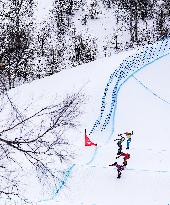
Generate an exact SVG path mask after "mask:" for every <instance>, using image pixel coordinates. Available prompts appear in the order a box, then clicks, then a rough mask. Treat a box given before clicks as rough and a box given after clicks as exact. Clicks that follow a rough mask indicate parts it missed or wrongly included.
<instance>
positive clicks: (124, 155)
mask: <svg viewBox="0 0 170 205" xmlns="http://www.w3.org/2000/svg"><path fill="white" fill-rule="evenodd" d="M119 157H123V160H124V161H123V165H124V166H125V167H126V165H127V160H128V159H130V154H129V153H123V152H122V153H121V154H120V155H119V156H117V157H116V159H118V158H119Z"/></svg>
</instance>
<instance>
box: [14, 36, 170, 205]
mask: <svg viewBox="0 0 170 205" xmlns="http://www.w3.org/2000/svg"><path fill="white" fill-rule="evenodd" d="M169 52H170V40H167V41H164V42H158V43H157V44H155V45H153V46H152V45H151V46H148V47H145V48H141V49H140V50H138V51H130V52H124V53H120V54H115V55H113V56H111V57H109V58H105V59H100V60H97V61H94V62H92V63H89V64H85V65H81V66H79V67H76V68H74V69H70V70H65V71H62V72H60V73H57V74H55V75H53V76H50V77H47V78H45V79H41V80H36V81H34V82H33V83H30V84H26V85H23V86H21V87H18V88H17V89H14V90H12V92H11V95H14V96H16V95H17V96H18V95H19V99H22V100H20V101H19V102H20V107H22V105H24V106H26V105H28V104H30V102H31V103H33V105H34V106H33V107H34V109H35V110H34V111H36V110H37V109H38V108H41V107H43V106H46V105H49V104H50V103H52V102H54V100H56V99H57V100H58V101H60V100H61V99H62V98H63V97H65V96H66V94H67V93H74V92H76V91H80V90H81V92H83V93H85V94H86V96H87V99H86V102H85V104H84V105H83V109H84V115H83V116H82V118H81V119H80V123H81V126H80V127H79V129H77V130H72V131H71V132H70V133H69V135H70V141H71V143H72V145H73V146H74V148H75V151H76V153H77V156H76V158H75V159H74V160H73V161H72V162H70V164H69V165H67V166H68V169H67V172H66V173H65V175H64V176H63V179H62V180H61V181H60V183H59V184H58V186H57V187H54V189H53V190H52V191H51V194H50V195H48V196H47V195H45V194H44V196H43V195H41V196H40V195H38V194H40V192H39V187H38V186H39V185H38V184H36V183H35V184H34V182H33V180H32V186H31V187H30V193H29V194H30V196H31V197H32V198H33V200H34V204H35V205H54V204H55V205H71V204H74V205H114V204H117V205H124V204H127V205H144V204H145V205H147V204H148V205H161V204H165V205H168V203H170V157H169V156H170V150H169V149H168V148H169V142H170V138H169V137H170V126H169V122H170V92H169V90H168V88H169V86H170V81H169V77H170V70H169V68H170V55H169ZM136 59H137V61H135V60H136ZM127 65H130V69H129V68H128V67H127ZM116 71H118V74H117V77H116V76H115V75H116ZM121 71H124V74H126V75H124V76H123V77H121V79H120V76H121V75H120V72H121ZM113 73H114V75H111V74H113ZM110 76H113V78H112V82H111V83H110V84H109V86H108V90H107V92H106V97H105V98H103V96H104V95H103V93H104V89H105V88H106V87H107V83H108V82H110V81H109V79H111V78H110ZM116 83H117V87H115V85H116ZM115 90H116V95H114V96H113V93H112V91H115ZM114 99H115V101H114V102H113V100H114ZM102 101H103V103H104V102H105V103H104V104H103V105H104V111H103V114H102V115H101V112H102V111H101V103H102ZM111 107H112V108H113V109H112V108H111ZM110 112H111V118H110V120H109V122H108V123H105V119H106V118H107V113H110ZM96 119H97V120H98V121H100V124H96V126H94V123H95V122H96ZM104 124H105V126H104ZM85 128H86V129H87V132H88V135H89V137H90V139H91V140H92V141H94V142H95V143H97V144H98V146H97V147H85V146H84V129H85ZM102 128H103V130H102ZM101 130H102V131H101ZM131 130H133V131H134V135H133V138H132V142H131V144H130V150H129V151H128V152H129V153H130V154H131V159H130V160H129V161H128V165H127V168H126V170H125V171H123V172H122V178H121V179H117V178H116V177H117V171H116V169H114V168H113V167H109V166H108V165H109V164H112V163H113V162H114V161H115V157H116V153H117V145H116V143H115V142H114V141H113V140H114V139H115V138H117V134H119V133H124V132H125V131H131ZM125 146H126V144H125V143H124V145H123V147H124V148H125ZM124 151H125V152H127V150H125V149H124ZM119 163H121V159H119ZM41 194H42V193H41Z"/></svg>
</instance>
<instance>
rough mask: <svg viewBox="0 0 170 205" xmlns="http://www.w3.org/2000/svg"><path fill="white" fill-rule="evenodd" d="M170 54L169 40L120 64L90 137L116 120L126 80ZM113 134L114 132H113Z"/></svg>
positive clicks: (144, 50) (107, 89) (146, 49)
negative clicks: (119, 96)
mask: <svg viewBox="0 0 170 205" xmlns="http://www.w3.org/2000/svg"><path fill="white" fill-rule="evenodd" d="M169 52H170V40H169V38H168V39H166V40H164V41H159V42H157V43H155V44H154V45H152V46H147V47H145V48H144V49H143V51H141V52H140V53H139V52H137V53H136V54H135V55H132V56H129V57H128V58H126V59H125V60H123V62H122V63H121V64H120V66H119V67H118V68H117V69H116V70H115V71H114V72H113V73H112V74H111V75H110V78H109V81H108V83H107V84H106V87H105V89H104V95H103V97H102V105H101V113H100V115H99V117H98V118H97V120H96V121H95V123H94V125H93V127H92V129H91V131H90V133H89V135H91V134H92V133H93V132H94V131H96V129H97V127H98V125H100V127H101V130H99V129H98V131H100V132H102V131H103V130H105V128H106V127H107V125H108V124H109V122H110V119H111V117H112V120H114V115H113V114H114V113H115V109H114V108H115V107H116V102H117V94H118V91H119V89H120V86H121V85H122V84H123V83H125V82H126V80H127V79H128V78H129V77H131V76H132V75H133V74H134V73H136V72H137V71H139V70H141V68H144V67H146V65H148V64H150V63H153V62H154V61H155V60H157V59H159V58H161V57H163V56H165V55H167V54H169ZM113 78H114V79H116V85H115V86H114V88H113V90H112V98H111V99H110V102H108V101H107V105H108V106H110V111H109V112H108V114H107V113H105V114H104V112H105V110H106V96H107V94H108V91H109V89H110V87H111V86H110V85H111V83H112V81H113ZM112 133H113V131H112Z"/></svg>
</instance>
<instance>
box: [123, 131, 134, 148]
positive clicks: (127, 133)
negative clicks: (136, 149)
mask: <svg viewBox="0 0 170 205" xmlns="http://www.w3.org/2000/svg"><path fill="white" fill-rule="evenodd" d="M124 134H125V135H126V137H127V147H126V149H129V145H130V143H131V136H132V135H133V131H132V132H125V133H124Z"/></svg>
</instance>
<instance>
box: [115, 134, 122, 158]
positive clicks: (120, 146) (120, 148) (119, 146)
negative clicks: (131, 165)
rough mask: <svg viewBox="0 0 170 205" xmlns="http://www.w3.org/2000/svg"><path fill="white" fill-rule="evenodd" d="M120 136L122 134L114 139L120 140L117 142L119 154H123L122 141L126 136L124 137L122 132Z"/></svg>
mask: <svg viewBox="0 0 170 205" xmlns="http://www.w3.org/2000/svg"><path fill="white" fill-rule="evenodd" d="M118 136H120V137H121V138H119V139H115V140H114V141H118V142H117V145H118V151H117V155H119V154H121V152H122V143H123V141H124V140H125V137H123V136H122V134H118Z"/></svg>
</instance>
